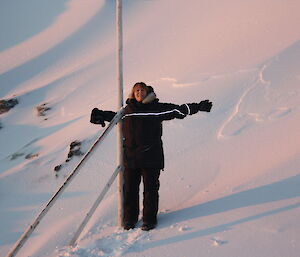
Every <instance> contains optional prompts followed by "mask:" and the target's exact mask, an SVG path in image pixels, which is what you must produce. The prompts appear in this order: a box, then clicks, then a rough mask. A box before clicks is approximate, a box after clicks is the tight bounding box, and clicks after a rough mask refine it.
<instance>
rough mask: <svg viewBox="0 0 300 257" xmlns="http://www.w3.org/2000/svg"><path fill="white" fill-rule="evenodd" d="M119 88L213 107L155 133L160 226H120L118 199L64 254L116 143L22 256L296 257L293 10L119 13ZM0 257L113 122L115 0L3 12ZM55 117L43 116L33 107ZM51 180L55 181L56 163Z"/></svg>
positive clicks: (298, 204) (269, 5) (32, 3)
mask: <svg viewBox="0 0 300 257" xmlns="http://www.w3.org/2000/svg"><path fill="white" fill-rule="evenodd" d="M123 5H124V10H123V11H124V13H123V18H124V89H125V95H127V94H128V92H129V90H130V88H131V86H132V85H133V83H135V82H137V81H145V82H146V83H149V84H150V85H152V86H153V87H154V89H155V91H156V93H157V95H158V97H159V99H160V100H161V101H162V102H173V103H178V104H182V103H186V102H199V101H201V100H204V99H210V100H211V101H213V103H214V106H213V109H212V112H211V113H200V114H197V115H193V116H190V117H187V118H186V119H184V120H172V121H168V122H165V123H164V136H163V140H164V147H165V157H166V168H165V170H164V171H163V172H162V174H161V189H160V210H159V216H158V218H159V224H158V227H157V229H155V230H153V231H150V232H144V231H141V230H140V229H139V228H136V229H134V230H130V231H124V230H123V229H121V228H119V227H118V226H117V186H116V183H115V184H113V186H112V188H111V189H110V190H109V192H108V194H107V196H106V197H105V199H104V201H103V202H102V203H101V205H100V206H99V208H98V209H97V211H96V213H95V215H94V216H93V217H92V219H91V221H90V222H89V223H88V226H87V227H86V229H85V230H84V231H83V234H82V236H81V237H80V239H79V242H78V245H77V246H76V247H74V248H70V247H68V246H67V245H68V243H69V241H70V239H71V238H72V235H73V233H74V232H75V230H76V229H77V227H78V225H79V223H80V222H81V221H82V219H83V218H84V215H85V214H86V212H87V210H88V209H89V208H90V206H91V205H92V203H93V202H94V201H95V199H96V198H97V196H98V194H99V192H100V191H101V190H102V188H103V186H104V185H105V183H106V182H107V180H108V179H109V177H110V175H111V173H112V172H113V170H114V169H115V167H116V155H117V153H116V152H117V151H116V132H115V131H113V132H112V133H111V134H110V135H109V136H108V137H107V138H106V139H105V141H104V142H103V144H102V145H101V146H100V147H99V148H98V149H97V150H96V152H94V153H93V155H92V157H91V159H90V160H89V162H88V163H87V164H86V165H84V167H83V168H82V169H81V171H80V173H79V174H78V175H77V176H76V177H75V179H74V180H73V181H72V183H71V185H70V186H69V187H68V188H67V190H66V191H65V192H64V193H63V195H62V197H61V198H60V199H59V200H58V201H57V202H56V204H55V205H54V206H53V208H52V209H51V210H50V211H49V213H48V214H47V215H46V216H45V218H44V219H43V220H42V222H41V224H40V225H39V226H38V228H37V229H36V231H35V232H34V233H33V235H32V236H31V237H30V239H29V240H28V241H27V242H26V244H25V245H24V247H23V248H22V249H21V251H20V252H19V256H49V257H50V256H61V257H63V256H72V257H94V256H128V257H134V256H146V257H153V256H172V257H184V256H189V257H194V256H195V257H196V256H214V257H216V256H220V257H232V256H236V257H248V256H249V257H254V256H255V257H270V256H272V257H283V256H284V257H297V256H299V251H300V243H299V240H300V221H299V211H300V186H299V185H300V175H299V171H300V119H299V117H300V108H299V104H300V90H299V89H300V30H299V27H300V16H299V10H300V2H299V1H297V0H263V1H262V0H227V1H219V0H191V1H174V0H173V1H172V0H127V1H124V3H123ZM0 6H1V8H0V28H1V40H0V51H1V52H0V74H1V75H0V100H2V99H10V98H13V97H16V98H17V99H18V101H19V104H18V105H16V106H15V107H14V108H13V109H11V110H10V111H9V112H7V113H4V114H1V115H0V143H1V146H0V256H5V255H6V254H7V252H8V251H9V249H10V248H11V247H12V246H13V244H14V243H15V242H16V241H17V239H18V238H19V237H20V236H21V234H22V233H23V232H24V230H25V229H26V228H27V226H28V225H29V224H30V223H31V222H32V220H33V219H34V218H35V217H36V215H37V214H38V213H39V211H40V210H42V208H43V207H44V206H45V204H46V203H47V201H48V200H49V199H50V197H51V195H52V194H53V193H54V192H55V191H56V190H57V189H58V188H59V187H60V186H61V184H62V183H63V181H64V180H65V178H66V176H67V175H68V174H69V173H70V172H71V170H72V168H74V167H75V166H76V165H77V164H78V162H79V161H80V158H81V157H76V156H75V157H74V158H72V160H71V161H69V162H67V163H66V162H65V160H66V158H67V155H68V151H69V145H70V143H71V142H73V141H75V140H79V141H82V146H81V151H83V152H86V151H87V150H88V149H89V147H90V146H91V145H92V143H93V142H94V141H95V140H96V138H97V137H98V136H99V135H100V134H101V132H102V131H103V128H102V127H100V126H96V125H93V124H90V123H89V115H90V111H91V109H92V108H93V107H98V108H102V109H107V110H117V86H116V84H117V82H116V68H115V67H116V65H115V60H116V54H115V1H112V0H63V1H50V0H49V1H48V0H27V1H17V0H9V1H8V0H7V1H2V2H1V3H0ZM43 105H44V107H45V106H46V107H49V108H50V109H49V110H48V111H46V112H45V116H38V113H37V109H36V107H37V106H43ZM62 163H63V166H62V168H61V170H59V171H58V172H55V171H54V167H55V166H57V165H59V164H62Z"/></svg>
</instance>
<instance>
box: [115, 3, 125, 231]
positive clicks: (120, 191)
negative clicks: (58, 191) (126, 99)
mask: <svg viewBox="0 0 300 257" xmlns="http://www.w3.org/2000/svg"><path fill="white" fill-rule="evenodd" d="M116 25H117V29H116V30H117V73H118V107H119V109H120V108H121V107H123V28H122V0H116ZM117 131H118V132H117V147H118V153H117V154H118V156H117V162H118V163H117V165H118V166H120V167H121V171H120V172H119V175H118V225H119V226H122V225H123V184H124V182H123V135H122V120H121V121H120V122H119V123H118V125H117Z"/></svg>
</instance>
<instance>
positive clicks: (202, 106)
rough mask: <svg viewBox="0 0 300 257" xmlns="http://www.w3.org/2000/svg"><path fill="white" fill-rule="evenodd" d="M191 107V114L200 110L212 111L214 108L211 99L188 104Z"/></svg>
mask: <svg viewBox="0 0 300 257" xmlns="http://www.w3.org/2000/svg"><path fill="white" fill-rule="evenodd" d="M188 106H189V108H190V115H193V114H195V113H197V112H199V111H202V112H210V110H211V108H212V102H210V101H209V100H205V101H201V102H200V103H191V104H188Z"/></svg>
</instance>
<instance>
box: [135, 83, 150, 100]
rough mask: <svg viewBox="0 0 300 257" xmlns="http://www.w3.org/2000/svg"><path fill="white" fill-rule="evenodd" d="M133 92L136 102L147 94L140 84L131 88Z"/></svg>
mask: <svg viewBox="0 0 300 257" xmlns="http://www.w3.org/2000/svg"><path fill="white" fill-rule="evenodd" d="M133 94H134V98H135V99H136V100H137V101H138V102H142V101H143V100H144V99H145V97H146V96H147V91H146V89H145V88H143V87H142V86H136V87H135V88H134V90H133Z"/></svg>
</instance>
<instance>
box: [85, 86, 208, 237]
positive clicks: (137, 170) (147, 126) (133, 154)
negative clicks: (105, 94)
mask: <svg viewBox="0 0 300 257" xmlns="http://www.w3.org/2000/svg"><path fill="white" fill-rule="evenodd" d="M126 104H127V105H126V106H125V109H124V115H123V118H122V119H123V126H122V131H123V149H124V171H123V176H124V190H123V192H124V203H123V204H124V206H123V208H124V217H123V227H124V229H126V230H129V229H133V228H135V226H136V223H137V221H138V216H139V186H140V182H141V179H143V184H144V193H143V196H144V199H143V225H142V227H141V229H142V230H145V231H148V230H151V229H153V228H155V227H156V225H157V212H158V201H159V194H158V191H159V186H160V183H159V176H160V171H161V170H163V168H164V153H163V143H162V139H161V137H162V122H163V121H165V120H171V119H175V118H177V119H183V118H185V117H186V116H187V115H193V114H195V113H197V112H199V111H205V112H210V110H211V108H212V102H210V101H209V100H204V101H201V102H200V103H188V104H183V105H176V104H171V103H160V102H159V99H157V98H156V95H155V93H154V90H153V88H152V87H151V86H147V85H146V84H145V83H144V82H138V83H136V84H135V85H134V86H133V88H132V91H131V94H130V96H129V98H128V99H127V101H126ZM115 114H116V113H115V112H112V111H102V110H99V109H97V108H94V109H93V110H92V113H91V120H90V121H91V123H94V124H101V125H102V126H103V127H104V126H105V121H109V122H110V121H111V120H112V119H113V117H114V115H115Z"/></svg>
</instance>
